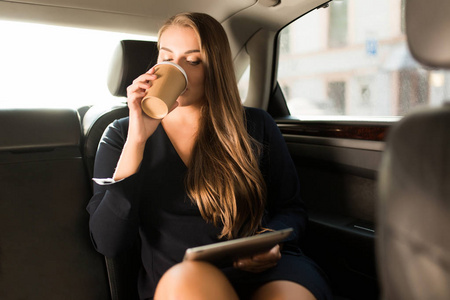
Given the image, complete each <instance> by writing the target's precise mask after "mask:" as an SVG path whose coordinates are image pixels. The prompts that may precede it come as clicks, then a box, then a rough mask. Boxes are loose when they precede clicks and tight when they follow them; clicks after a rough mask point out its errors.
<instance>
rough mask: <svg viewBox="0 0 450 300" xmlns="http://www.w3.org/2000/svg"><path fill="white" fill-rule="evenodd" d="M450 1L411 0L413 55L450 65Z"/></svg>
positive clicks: (433, 64)
mask: <svg viewBox="0 0 450 300" xmlns="http://www.w3.org/2000/svg"><path fill="white" fill-rule="evenodd" d="M449 16H450V1H448V0H427V1H424V0H407V1H406V6H405V21H406V36H407V39H408V45H409V48H410V51H411V54H412V55H413V56H414V58H415V59H416V60H417V61H419V62H420V63H422V64H424V65H426V66H429V67H435V68H450V34H449V31H450V17H449Z"/></svg>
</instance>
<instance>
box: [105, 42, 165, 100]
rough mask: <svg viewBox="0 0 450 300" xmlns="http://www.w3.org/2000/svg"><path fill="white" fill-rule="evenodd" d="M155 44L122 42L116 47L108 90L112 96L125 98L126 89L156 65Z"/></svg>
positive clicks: (156, 51)
mask: <svg viewBox="0 0 450 300" xmlns="http://www.w3.org/2000/svg"><path fill="white" fill-rule="evenodd" d="M157 57H158V49H157V44H156V42H147V41H134V40H124V41H121V42H120V44H119V45H118V46H117V47H116V50H115V52H114V55H113V58H112V60H111V65H110V70H109V75H108V88H109V91H110V92H111V94H112V95H114V96H119V97H126V96H127V87H128V86H129V85H130V84H131V83H132V82H133V80H134V79H135V78H136V77H137V76H138V75H141V74H143V73H145V72H146V71H147V70H148V69H150V67H151V66H153V65H154V64H155V63H156V60H157Z"/></svg>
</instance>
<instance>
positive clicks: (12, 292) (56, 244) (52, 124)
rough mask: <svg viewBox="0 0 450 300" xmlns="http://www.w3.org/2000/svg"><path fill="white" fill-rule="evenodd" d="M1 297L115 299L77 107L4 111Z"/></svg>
mask: <svg viewBox="0 0 450 300" xmlns="http://www.w3.org/2000/svg"><path fill="white" fill-rule="evenodd" d="M0 128H2V130H1V132H0V141H1V143H0V299H46V300H48V299H83V300H87V299H96V300H98V299H110V293H109V288H108V280H107V272H106V268H105V263H104V259H103V257H102V256H101V255H99V254H98V253H96V251H95V250H94V249H93V247H92V244H91V240H90V236H89V229H88V222H89V215H88V213H87V211H86V205H87V203H88V201H89V198H90V194H91V192H90V187H89V183H88V177H87V173H86V169H85V165H84V162H83V159H82V157H81V151H80V149H81V144H80V141H81V126H80V121H79V117H78V114H77V112H76V111H73V110H69V109H67V110H65V109H60V110H59V109H58V110H44V109H41V110H0Z"/></svg>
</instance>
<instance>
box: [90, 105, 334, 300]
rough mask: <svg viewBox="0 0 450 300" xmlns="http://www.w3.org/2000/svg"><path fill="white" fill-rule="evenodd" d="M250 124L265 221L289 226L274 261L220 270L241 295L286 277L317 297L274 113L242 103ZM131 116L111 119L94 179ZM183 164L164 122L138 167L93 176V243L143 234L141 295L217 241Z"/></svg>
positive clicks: (121, 243)
mask: <svg viewBox="0 0 450 300" xmlns="http://www.w3.org/2000/svg"><path fill="white" fill-rule="evenodd" d="M246 118H247V130H248V132H249V134H250V135H251V136H252V137H253V138H254V139H256V140H257V141H259V142H260V143H261V146H262V152H261V157H260V160H259V162H260V168H261V171H262V173H263V176H264V178H265V181H266V184H267V192H268V194H267V207H266V211H265V214H264V224H263V225H265V227H267V228H271V229H283V228H287V227H292V228H294V234H293V235H292V238H290V240H289V241H286V243H285V244H284V247H283V251H282V259H281V260H280V262H279V263H278V266H277V267H275V268H272V269H270V270H267V271H265V272H262V273H258V274H254V273H247V272H244V271H240V270H236V269H233V268H232V267H230V268H225V269H223V271H224V273H225V274H226V275H227V276H228V278H229V279H230V281H231V283H232V284H233V285H234V287H235V288H236V290H237V292H238V293H239V295H240V296H241V299H244V298H245V297H246V296H244V295H245V294H248V293H251V291H252V290H253V289H254V288H257V287H258V286H260V285H261V284H263V283H265V282H268V281H272V280H290V281H294V282H297V283H299V284H301V285H303V286H304V287H306V288H307V289H309V290H310V291H311V292H312V293H313V294H314V295H315V296H316V298H317V299H331V295H330V292H329V290H328V286H327V284H326V280H325V278H324V276H323V274H322V273H321V271H320V269H319V268H318V267H317V266H316V265H315V264H314V262H312V261H311V260H310V259H308V258H307V257H305V256H304V255H303V254H302V253H301V251H300V249H299V247H298V244H299V241H300V240H301V238H302V236H303V235H304V231H305V226H306V220H307V216H306V212H305V208H304V204H303V202H302V201H301V198H300V187H299V182H298V177H297V173H296V169H295V166H294V164H293V162H292V159H291V157H290V154H289V152H288V150H287V147H286V144H285V142H284V140H283V137H282V136H281V133H280V132H279V130H278V127H277V126H276V124H275V122H274V121H273V119H272V118H271V117H270V115H268V114H267V113H266V112H265V111H263V110H259V109H254V108H246ZM128 121H129V119H128V118H124V119H120V120H117V121H115V122H114V123H112V124H111V125H110V126H109V127H108V129H107V130H106V131H105V133H104V135H103V137H102V140H101V142H100V145H99V149H98V152H97V157H96V161H95V168H94V177H95V178H111V177H112V175H113V173H114V169H115V167H116V165H117V161H118V159H119V157H120V154H121V151H122V148H123V145H124V143H125V141H126V136H127V132H128ZM186 171H187V167H186V165H185V164H184V162H183V161H182V160H181V158H180V157H179V155H178V153H177V152H176V150H175V148H174V147H173V145H172V143H171V141H170V139H169V138H168V136H167V135H166V133H165V131H164V128H163V126H162V125H159V127H158V128H157V129H156V131H155V132H154V134H153V135H152V136H151V137H150V138H149V139H148V141H147V144H146V147H145V151H144V158H143V160H142V163H141V165H140V168H139V171H138V172H137V173H136V174H134V175H132V176H130V177H128V178H126V179H124V180H121V181H117V182H113V181H112V180H97V182H96V183H95V184H94V195H93V197H92V199H91V201H90V202H89V205H88V207H87V209H88V211H89V213H90V224H89V225H90V231H91V236H92V240H93V243H94V246H95V248H96V249H97V251H99V252H100V253H102V254H104V255H105V256H109V257H112V256H115V255H117V254H119V253H120V252H121V251H122V250H124V249H126V248H127V247H130V245H132V244H133V243H134V242H135V239H136V238H140V242H141V245H142V246H141V255H142V270H141V272H140V278H139V283H138V284H139V294H140V297H141V299H147V298H150V299H151V298H152V297H153V294H154V291H155V288H156V285H157V283H158V281H159V279H160V278H161V276H162V275H163V274H164V272H165V271H166V270H167V269H169V268H170V267H171V266H173V265H174V264H176V263H179V262H180V261H181V260H182V258H183V255H184V252H185V250H186V249H187V248H189V247H195V246H200V245H205V244H210V243H214V242H217V241H218V239H217V236H218V234H219V233H220V231H221V229H220V228H216V227H214V226H213V225H212V224H211V223H207V222H205V220H204V219H203V218H202V217H201V215H200V212H199V210H198V208H197V206H196V205H195V204H193V203H192V201H191V200H190V199H188V197H187V195H186V191H185V185H184V179H185V174H186Z"/></svg>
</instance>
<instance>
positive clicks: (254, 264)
mask: <svg viewBox="0 0 450 300" xmlns="http://www.w3.org/2000/svg"><path fill="white" fill-rule="evenodd" d="M280 258H281V252H280V245H276V246H275V247H273V248H272V249H270V250H269V251H267V252H264V253H260V254H256V255H253V256H250V257H243V258H239V259H238V260H236V261H235V262H234V264H233V266H234V267H235V268H236V269H240V270H243V271H247V272H252V273H259V272H263V271H265V270H267V269H270V268H273V267H275V266H276V265H277V263H278V261H279V260H280Z"/></svg>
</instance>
